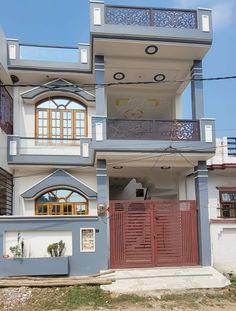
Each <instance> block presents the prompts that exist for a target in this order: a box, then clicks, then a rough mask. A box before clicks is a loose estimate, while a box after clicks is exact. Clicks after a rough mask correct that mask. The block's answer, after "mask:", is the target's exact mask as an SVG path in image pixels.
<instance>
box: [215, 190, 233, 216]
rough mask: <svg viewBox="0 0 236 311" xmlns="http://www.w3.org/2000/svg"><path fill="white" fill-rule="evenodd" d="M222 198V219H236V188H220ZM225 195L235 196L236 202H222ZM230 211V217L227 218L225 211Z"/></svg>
mask: <svg viewBox="0 0 236 311" xmlns="http://www.w3.org/2000/svg"><path fill="white" fill-rule="evenodd" d="M218 190H219V196H220V198H219V199H220V200H219V201H220V218H224V219H227V218H236V187H228V188H223V187H220V188H218ZM223 194H228V195H230V194H235V200H228V201H226V200H222V195H223ZM225 210H228V213H229V216H225V214H224V211H225Z"/></svg>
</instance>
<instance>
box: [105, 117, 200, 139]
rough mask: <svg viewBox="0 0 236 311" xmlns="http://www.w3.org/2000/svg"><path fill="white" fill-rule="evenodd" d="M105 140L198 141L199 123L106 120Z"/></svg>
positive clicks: (186, 121) (187, 121) (184, 121)
mask: <svg viewBox="0 0 236 311" xmlns="http://www.w3.org/2000/svg"><path fill="white" fill-rule="evenodd" d="M107 139H126V140H173V141H200V126H199V121H193V120H173V121H171V120H121V119H108V120H107Z"/></svg>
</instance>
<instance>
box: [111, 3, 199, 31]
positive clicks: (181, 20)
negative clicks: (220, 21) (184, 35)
mask: <svg viewBox="0 0 236 311" xmlns="http://www.w3.org/2000/svg"><path fill="white" fill-rule="evenodd" d="M105 23H106V24H114V25H133V26H153V27H170V28H185V29H196V28H197V27H198V22H197V11H195V10H178V9H153V8H151V9H150V8H138V7H132V8H131V7H117V6H106V10H105Z"/></svg>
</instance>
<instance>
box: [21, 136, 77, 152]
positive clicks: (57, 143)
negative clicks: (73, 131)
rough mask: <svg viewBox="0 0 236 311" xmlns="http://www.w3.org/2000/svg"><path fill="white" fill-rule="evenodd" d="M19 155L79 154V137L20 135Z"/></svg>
mask: <svg viewBox="0 0 236 311" xmlns="http://www.w3.org/2000/svg"><path fill="white" fill-rule="evenodd" d="M18 150H19V154H20V155H27V154H30V155H64V156H65V155H77V156H78V155H80V140H79V139H60V138H34V137H20V140H19V146H18Z"/></svg>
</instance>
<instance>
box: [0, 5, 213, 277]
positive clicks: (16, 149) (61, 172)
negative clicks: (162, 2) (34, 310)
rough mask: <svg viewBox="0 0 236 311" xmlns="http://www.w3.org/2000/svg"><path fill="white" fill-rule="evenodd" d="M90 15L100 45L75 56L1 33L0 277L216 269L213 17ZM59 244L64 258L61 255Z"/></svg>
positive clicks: (132, 10)
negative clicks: (208, 109) (190, 185)
mask: <svg viewBox="0 0 236 311" xmlns="http://www.w3.org/2000/svg"><path fill="white" fill-rule="evenodd" d="M90 20H91V25H90V38H91V40H90V43H89V44H79V45H78V47H58V46H57V47H56V46H42V45H37V44H35V45H29V44H22V43H20V42H19V41H18V40H14V39H6V38H5V36H4V34H2V33H1V37H0V43H1V44H0V46H1V54H0V64H1V70H0V80H1V83H2V86H1V87H0V90H1V110H0V111H1V114H0V126H1V137H0V142H1V151H0V152H1V167H2V168H1V171H0V176H1V192H0V194H1V201H0V207H1V215H3V216H2V217H1V218H0V233H1V234H0V275H22V274H23V275H47V274H60V275H62V274H65V275H68V274H69V275H88V274H92V273H95V272H98V271H100V270H105V269H108V268H133V267H137V268H143V267H162V266H171V267H175V266H198V265H201V266H211V245H210V224H209V221H208V171H207V165H206V161H207V160H208V159H209V158H211V157H212V156H213V154H214V152H215V137H214V120H213V119H210V118H206V116H205V115H204V100H203V81H202V77H203V68H202V60H203V58H204V56H205V55H206V53H207V52H208V50H209V49H210V47H211V43H212V22H211V11H210V10H208V9H197V10H185V9H184V10H182V9H170V8H168V9H164V8H147V7H126V6H111V5H106V4H104V3H103V1H96V0H93V1H90ZM189 84H191V95H192V96H191V102H189V105H190V106H191V107H192V118H191V119H188V120H186V119H183V109H182V100H181V96H182V94H183V92H184V90H185V89H186V87H187V86H188V85H189ZM192 171H194V183H195V186H194V192H195V196H194V199H192V200H189V199H188V197H187V196H186V191H185V188H186V180H187V178H188V175H189V174H190V172H192ZM59 241H63V243H65V248H64V249H63V256H58V257H55V258H51V257H50V254H49V253H48V252H47V250H48V246H49V245H51V244H53V243H57V242H59ZM14 247H18V248H17V249H18V250H19V254H16V253H14V251H13V250H14ZM12 257H17V258H18V257H20V258H23V259H22V260H20V261H19V260H12Z"/></svg>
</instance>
